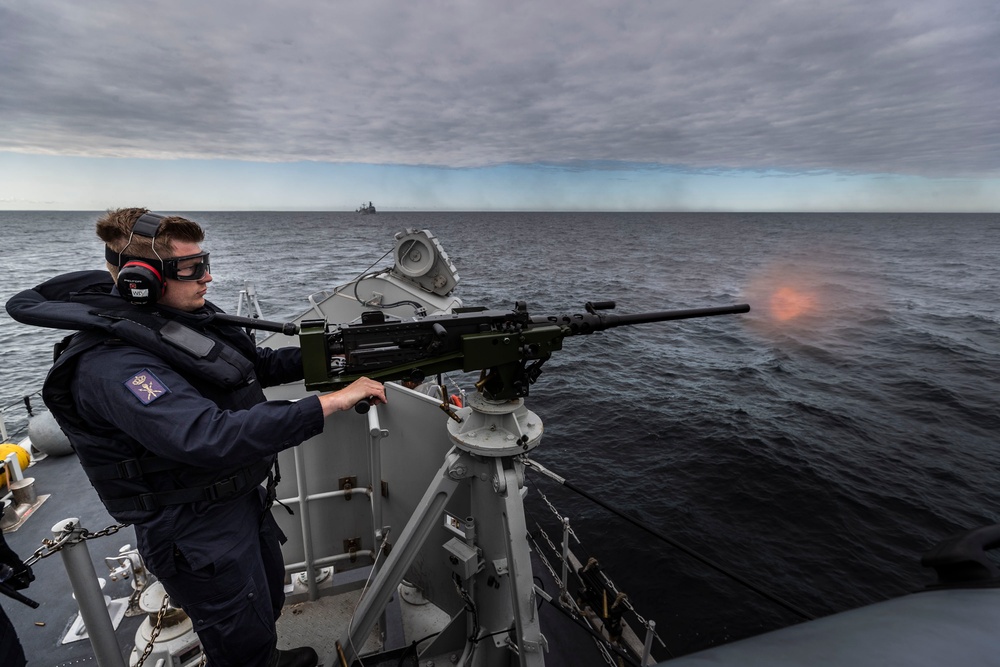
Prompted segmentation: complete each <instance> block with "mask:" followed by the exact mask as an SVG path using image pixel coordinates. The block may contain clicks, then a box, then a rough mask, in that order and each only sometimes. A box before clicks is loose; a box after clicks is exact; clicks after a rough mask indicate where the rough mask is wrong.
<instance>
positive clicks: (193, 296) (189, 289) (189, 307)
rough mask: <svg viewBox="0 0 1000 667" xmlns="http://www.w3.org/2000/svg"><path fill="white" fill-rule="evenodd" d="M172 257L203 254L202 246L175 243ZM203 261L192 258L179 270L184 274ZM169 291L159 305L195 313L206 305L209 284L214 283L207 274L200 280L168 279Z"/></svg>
mask: <svg viewBox="0 0 1000 667" xmlns="http://www.w3.org/2000/svg"><path fill="white" fill-rule="evenodd" d="M170 248H171V251H172V252H171V254H170V256H171V257H186V256H187V255H197V254H198V253H200V252H201V246H199V245H198V244H197V243H187V242H183V243H180V242H177V241H175V242H173V243H172V244H171V245H170ZM200 261H201V259H199V258H197V257H196V258H192V259H187V260H184V261H182V262H181V263H180V264H179V265H178V266H177V270H178V272H179V273H182V274H183V271H184V268H185V267H188V266H192V265H194V264H197V263H199V262H200ZM166 282H167V289H166V291H165V292H164V293H163V296H161V297H160V298H159V301H158V303H160V304H162V305H164V306H167V307H169V308H176V309H177V310H183V311H184V312H188V313H190V312H194V311H196V310H198V309H199V308H201V307H202V306H204V305H205V293H206V292H208V283H210V282H212V274H211V273H208V272H206V273H205V275H204V276H202V277H201V278H200V279H198V280H174V279H172V278H167V279H166Z"/></svg>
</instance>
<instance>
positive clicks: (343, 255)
mask: <svg viewBox="0 0 1000 667" xmlns="http://www.w3.org/2000/svg"><path fill="white" fill-rule="evenodd" d="M178 213H181V214H184V215H187V216H188V217H191V218H193V219H196V220H198V221H200V222H202V223H203V224H204V226H205V227H206V229H207V230H208V238H207V240H206V243H205V244H204V245H205V247H206V249H208V250H210V251H211V252H212V268H213V276H214V277H215V280H214V282H213V283H212V286H211V289H210V293H209V298H210V299H211V300H213V301H214V302H215V303H217V304H218V305H220V306H222V307H224V308H226V309H229V310H231V311H234V310H235V306H236V303H237V299H238V295H239V291H240V290H241V289H243V287H244V281H246V280H252V281H253V282H254V284H255V286H256V289H257V292H258V293H259V296H260V301H261V305H262V307H263V310H264V315H265V317H267V318H268V319H275V320H282V319H288V318H291V317H293V316H295V315H297V314H299V313H300V312H301V311H304V310H305V309H306V306H307V301H306V299H307V297H308V295H309V294H311V293H313V292H317V291H319V290H321V289H324V288H328V287H331V286H333V285H336V284H338V283H341V282H344V281H347V280H350V279H352V278H353V277H355V276H357V275H358V274H360V273H361V272H363V271H365V270H366V269H368V268H369V267H370V266H371V264H372V263H373V262H376V260H378V259H379V258H380V257H383V255H384V254H386V253H388V252H389V251H391V249H392V247H393V234H394V233H396V232H398V231H401V230H404V229H407V228H421V229H423V228H426V229H429V230H431V232H432V233H433V234H435V235H436V236H437V237H438V239H439V240H440V241H441V243H442V245H443V246H444V248H445V249H446V251H447V252H448V253H449V255H450V257H451V259H452V261H453V263H454V264H455V265H456V266H457V268H458V271H459V273H460V275H461V279H462V280H461V283H460V285H459V287H458V294H459V296H460V297H461V298H462V299H463V301H464V302H465V304H466V305H469V306H474V305H483V306H489V307H492V308H509V307H511V306H512V305H513V303H514V302H515V301H517V300H523V301H525V302H527V304H528V307H529V310H530V312H531V313H532V314H547V313H567V312H582V311H583V305H584V303H585V302H587V301H592V300H604V299H612V300H615V301H616V302H617V304H618V309H617V310H618V312H620V313H638V312H644V311H656V310H668V309H675V308H691V307H701V306H723V305H729V304H735V303H744V302H746V303H749V304H750V305H751V307H752V311H751V312H750V313H749V314H746V315H735V316H726V317H715V318H707V319H699V320H686V321H682V322H672V323H663V324H649V325H641V326H637V327H632V328H627V329H624V328H623V329H616V330H614V331H607V332H603V333H601V334H597V335H593V336H589V337H579V338H574V339H568V340H567V341H566V342H565V345H564V349H563V350H562V352H561V353H559V354H558V356H557V357H556V358H554V359H553V360H552V361H550V362H549V363H547V364H546V366H545V372H544V373H543V374H542V376H541V378H540V380H539V381H538V383H537V384H536V385H534V386H533V387H532V390H531V396H530V397H529V399H528V401H529V407H530V408H531V409H532V410H533V411H534V412H536V413H537V414H538V415H539V416H540V417H542V419H543V421H544V422H545V428H546V431H545V432H546V435H545V437H544V439H543V442H542V445H541V446H540V447H539V448H538V449H537V450H535V451H534V452H533V457H534V458H536V459H538V460H539V461H540V462H542V463H543V464H545V465H546V466H548V467H550V468H551V469H553V470H554V471H556V472H558V473H560V474H561V475H563V476H564V477H566V478H567V479H569V480H571V481H572V483H573V484H574V485H576V486H577V487H580V488H584V489H587V490H588V492H589V493H591V494H593V495H595V496H598V497H599V498H601V499H602V500H604V501H605V502H607V503H608V504H610V505H613V506H614V507H617V508H619V509H620V510H622V511H625V512H627V513H629V514H630V515H632V516H634V517H636V518H637V519H639V520H641V521H644V522H646V523H648V524H649V525H650V526H653V527H655V529H656V530H658V531H661V532H663V533H665V534H667V535H669V536H670V537H671V538H672V539H674V540H676V541H678V542H680V543H683V544H684V545H686V546H687V547H689V548H691V549H693V550H695V551H697V552H699V553H701V554H703V555H704V556H706V557H708V558H710V559H712V560H713V561H716V562H718V563H723V564H725V565H726V567H727V568H729V569H731V570H732V571H734V572H736V573H739V575H740V576H742V577H745V578H747V579H751V580H753V581H755V582H757V583H758V584H759V585H760V586H761V587H762V588H765V589H767V590H768V591H770V592H772V593H773V594H775V595H778V596H780V597H781V598H783V599H785V600H787V601H789V602H791V603H793V604H795V605H797V606H798V607H801V608H803V609H805V610H807V611H808V612H809V613H811V614H814V615H817V616H820V615H825V614H829V613H832V612H835V611H840V610H844V609H847V608H851V607H854V606H857V605H861V604H865V603H870V602H874V601H877V600H882V599H886V598H889V597H893V596H896V595H900V594H902V593H906V592H909V591H914V590H918V589H920V588H921V587H923V586H924V585H926V584H927V583H930V582H931V581H932V580H933V576H932V573H931V572H930V571H928V570H926V569H925V568H923V567H921V565H920V562H919V560H920V555H921V553H922V552H924V551H926V550H927V549H929V548H930V547H931V546H932V545H934V544H935V543H936V542H937V541H939V540H941V539H943V538H945V537H946V536H948V535H950V534H952V533H954V532H956V531H960V530H963V529H966V528H971V527H976V526H980V525H984V524H988V523H995V522H997V521H1000V464H998V458H1000V457H998V450H1000V398H998V397H1000V292H998V286H1000V215H997V214H983V215H955V214H932V215H931V214H928V215H911V214H881V215H873V214H789V213H782V214H765V213H754V214H718V213H703V214H693V213H662V214H607V213H582V214H581V213H391V212H390V213H385V212H380V213H379V214H378V215H375V216H360V215H358V214H355V213H285V212H282V213H271V212H252V213H220V212H205V213H191V212H183V211H181V212H178ZM97 215H98V214H97V213H94V212H0V234H2V239H3V244H2V247H3V254H2V257H0V267H2V269H0V301H4V302H6V300H7V299H8V298H9V297H10V296H11V295H13V294H15V293H16V292H18V291H20V290H21V289H26V288H29V287H31V286H33V285H35V284H37V283H39V282H41V281H42V280H44V279H46V278H48V277H51V276H53V275H56V274H58V273H61V272H64V271H70V270H78V269H86V268H92V269H98V268H102V266H103V260H102V247H101V244H100V242H99V241H98V240H97V239H96V236H95V235H94V231H93V223H94V221H95V219H96V217H97ZM388 262H389V260H388V259H384V260H382V262H381V263H379V264H378V265H379V266H384V265H387V264H388ZM62 336H63V332H58V331H44V330H40V329H34V328H30V327H27V326H22V325H19V324H17V323H15V322H13V321H12V320H11V319H10V318H9V317H8V316H7V314H6V312H3V313H0V340H2V345H0V359H2V362H0V369H2V370H0V373H2V381H0V406H11V407H10V409H8V410H7V411H6V412H5V419H6V423H7V427H8V430H9V431H10V432H11V433H12V434H16V433H17V432H18V431H20V430H23V428H24V427H25V423H26V417H25V415H24V411H23V409H21V407H20V404H21V397H22V396H23V395H29V394H36V392H37V391H38V390H39V388H40V386H41V382H42V380H43V378H44V376H45V372H46V369H47V367H48V365H49V363H50V359H51V346H52V344H53V343H54V342H56V341H57V340H59V339H60V338H61V337H62ZM453 378H454V379H455V381H457V382H459V383H462V384H464V385H465V386H466V387H470V386H471V384H472V381H473V380H474V379H475V378H472V377H468V376H462V375H461V374H459V375H458V376H457V377H454V376H453ZM34 400H35V401H36V402H40V399H39V398H38V397H37V394H36V395H35V397H34ZM36 404H37V403H36ZM530 481H531V483H532V485H533V491H534V493H533V494H532V500H531V501H530V502H529V510H530V511H531V513H532V517H531V520H530V521H529V523H530V524H532V525H533V524H534V520H535V519H537V520H538V521H539V523H542V524H543V525H544V522H545V521H547V520H548V519H547V518H546V517H545V516H544V515H545V514H546V512H545V509H544V505H543V503H540V502H539V501H538V497H539V493H538V492H542V493H544V494H545V495H546V496H548V497H549V498H550V500H552V502H553V503H555V504H556V505H557V506H558V507H559V508H560V509H561V510H563V512H564V513H565V514H567V515H569V516H570V517H571V520H572V522H573V525H574V526H575V527H576V528H577V530H578V531H579V532H580V535H581V538H582V540H583V542H584V545H585V547H586V551H587V554H588V555H594V556H596V557H597V558H598V559H599V560H600V561H601V563H602V564H603V565H604V567H605V569H606V570H608V571H609V572H610V574H611V576H612V578H613V579H614V580H615V581H616V583H617V584H618V585H619V587H620V588H622V589H623V590H624V591H626V592H627V593H628V594H629V595H630V597H631V600H632V602H633V604H634V605H635V606H636V607H637V608H638V609H639V611H640V612H641V613H642V614H643V616H645V617H646V618H652V619H655V620H656V621H657V624H658V628H659V630H660V634H661V636H662V637H663V638H664V639H665V641H666V643H667V646H668V648H669V650H670V652H671V653H673V654H681V653H687V652H690V651H693V650H696V649H699V648H704V647H706V646H710V645H713V644H716V643H720V642H723V641H729V640H733V639H737V638H740V637H744V636H748V635H752V634H756V633H759V632H761V631H764V630H769V629H772V628H776V627H780V626H784V625H787V624H790V623H792V622H795V621H796V620H798V619H797V618H796V617H795V616H794V615H792V614H790V613H789V612H787V611H785V610H783V609H782V608H780V607H778V606H777V605H775V604H774V603H773V602H771V601H769V600H767V599H764V598H763V597H761V596H760V595H758V594H757V593H755V592H753V591H751V590H748V589H747V588H746V587H744V586H742V585H740V584H738V583H736V582H734V581H733V580H732V579H730V578H728V577H726V576H723V575H721V574H719V573H717V572H715V571H713V570H711V569H709V568H707V567H706V566H704V565H703V564H701V563H699V562H697V561H695V560H692V559H691V558H689V557H688V556H686V555H685V554H683V553H681V552H679V551H677V550H675V549H673V548H671V547H670V546H668V545H666V544H663V543H660V542H658V541H656V540H654V539H652V538H650V537H648V536H647V535H646V534H645V533H642V532H640V531H638V530H637V529H636V528H635V527H633V526H630V525H628V524H627V523H625V522H623V521H621V520H620V519H618V518H616V517H615V516H614V515H612V514H610V513H609V512H608V511H606V510H605V509H603V508H601V507H599V506H596V505H594V504H593V503H590V502H589V501H587V500H585V499H583V498H582V497H580V496H579V495H577V494H574V493H572V492H570V491H568V490H567V489H565V488H562V487H558V486H556V485H555V484H553V483H551V482H550V481H548V480H546V479H545V478H536V476H532V478H531V480H530Z"/></svg>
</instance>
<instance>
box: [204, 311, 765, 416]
mask: <svg viewBox="0 0 1000 667" xmlns="http://www.w3.org/2000/svg"><path fill="white" fill-rule="evenodd" d="M614 307H615V303H614V302H613V301H599V302H589V303H587V304H586V306H585V309H586V311H587V312H586V313H581V314H574V315H558V316H550V315H544V316H531V315H530V314H529V313H528V309H527V306H526V304H525V303H524V302H523V301H519V302H517V304H516V305H515V308H514V310H512V311H501V310H487V309H485V308H462V309H457V310H456V311H455V312H453V313H450V314H443V315H431V316H427V317H423V318H419V319H412V320H398V319H390V318H387V317H386V315H385V314H384V313H382V312H378V311H373V312H368V313H365V314H364V315H363V316H362V319H361V321H360V322H358V323H352V324H338V325H330V324H328V323H327V322H326V321H325V320H304V321H303V322H302V325H301V328H297V327H295V325H291V324H280V323H274V322H266V321H262V320H246V319H245V318H234V317H232V316H228V315H221V314H220V315H217V316H216V317H217V318H218V319H220V320H222V321H228V322H233V323H238V324H241V325H245V326H251V327H254V328H259V329H266V330H272V331H282V332H284V333H296V332H297V333H298V334H299V339H300V343H301V347H302V364H303V367H304V370H305V385H306V388H307V389H310V390H319V391H330V390H335V389H339V388H341V387H344V386H346V385H348V384H350V383H351V382H353V381H354V380H356V379H358V378H359V377H362V376H368V377H370V378H373V379H376V380H382V381H386V380H409V381H413V382H421V381H423V379H424V378H426V377H428V376H431V375H435V374H439V373H445V372H448V371H456V370H461V371H464V372H472V371H480V372H481V377H480V379H479V381H478V382H477V383H476V388H477V389H478V390H479V392H480V393H482V394H483V396H484V397H486V398H488V399H491V400H496V401H504V400H511V399H514V398H522V397H524V396H527V395H528V389H529V387H530V385H531V384H533V383H534V382H535V381H536V380H537V379H538V377H539V375H540V374H541V372H542V368H541V367H542V364H543V363H545V361H547V360H548V359H549V358H551V356H552V353H553V352H556V351H558V350H560V349H562V341H563V339H564V338H566V337H567V336H579V335H589V334H593V333H597V332H599V331H604V330H605V329H612V328H615V327H620V326H632V325H636V324H646V323H652V322H666V321H670V320H683V319H690V318H695V317H711V316H715V315H732V314H737V313H746V312H749V310H750V306H749V305H747V304H739V305H733V306H722V307H716V308H693V309H687V310H667V311H659V312H650V313H639V314H633V315H617V314H614V313H610V312H607V311H609V310H611V309H613V308H614ZM296 329H298V331H296Z"/></svg>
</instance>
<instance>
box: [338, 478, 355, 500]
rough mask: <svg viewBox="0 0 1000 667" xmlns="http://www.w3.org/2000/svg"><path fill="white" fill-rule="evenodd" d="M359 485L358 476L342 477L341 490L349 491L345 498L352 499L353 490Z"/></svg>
mask: <svg viewBox="0 0 1000 667" xmlns="http://www.w3.org/2000/svg"><path fill="white" fill-rule="evenodd" d="M357 485H358V478H357V477H341V478H340V490H341V491H346V492H347V493H345V494H344V500H350V499H351V491H353V490H354V488H355V487H357Z"/></svg>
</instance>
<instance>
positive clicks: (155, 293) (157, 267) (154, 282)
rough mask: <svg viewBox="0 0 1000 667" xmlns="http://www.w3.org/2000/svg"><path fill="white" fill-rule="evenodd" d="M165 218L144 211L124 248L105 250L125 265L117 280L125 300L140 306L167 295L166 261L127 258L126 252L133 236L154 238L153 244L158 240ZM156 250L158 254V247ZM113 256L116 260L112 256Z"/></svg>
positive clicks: (119, 271) (108, 255) (119, 264)
mask: <svg viewBox="0 0 1000 667" xmlns="http://www.w3.org/2000/svg"><path fill="white" fill-rule="evenodd" d="M164 217H165V216H162V215H157V214H156V213H144V214H143V215H142V216H141V217H140V218H139V219H138V220H136V221H135V224H134V225H132V234H131V235H130V236H129V239H128V243H127V244H126V245H125V247H124V248H123V249H122V251H121V252H120V253H116V252H113V251H111V249H110V248H109V249H107V251H106V252H105V255H106V256H107V257H108V261H110V262H111V263H112V264H115V265H116V266H119V267H121V268H120V269H119V270H118V280H117V281H116V283H115V284H116V285H117V286H118V293H119V294H120V295H121V297H122V298H123V299H125V300H126V301H128V302H129V303H133V304H135V305H137V306H145V305H148V304H153V303H156V300H157V299H159V298H160V297H161V296H163V292H164V290H165V289H166V287H167V283H166V281H165V280H164V279H163V273H164V271H163V260H162V259H159V258H157V259H139V258H136V257H127V258H126V257H125V251H126V250H127V249H128V247H129V246H130V245H132V237H134V236H135V235H136V234H138V235H139V236H144V237H146V238H148V239H150V241H149V243H150V247H152V245H153V241H154V240H155V239H156V232H157V230H158V229H159V228H160V221H161V220H163V218H164ZM153 252H154V254H155V253H156V251H155V250H154V251H153ZM112 256H114V259H112V258H111V257H112ZM123 259H126V261H125V263H124V265H122V260H123Z"/></svg>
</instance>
